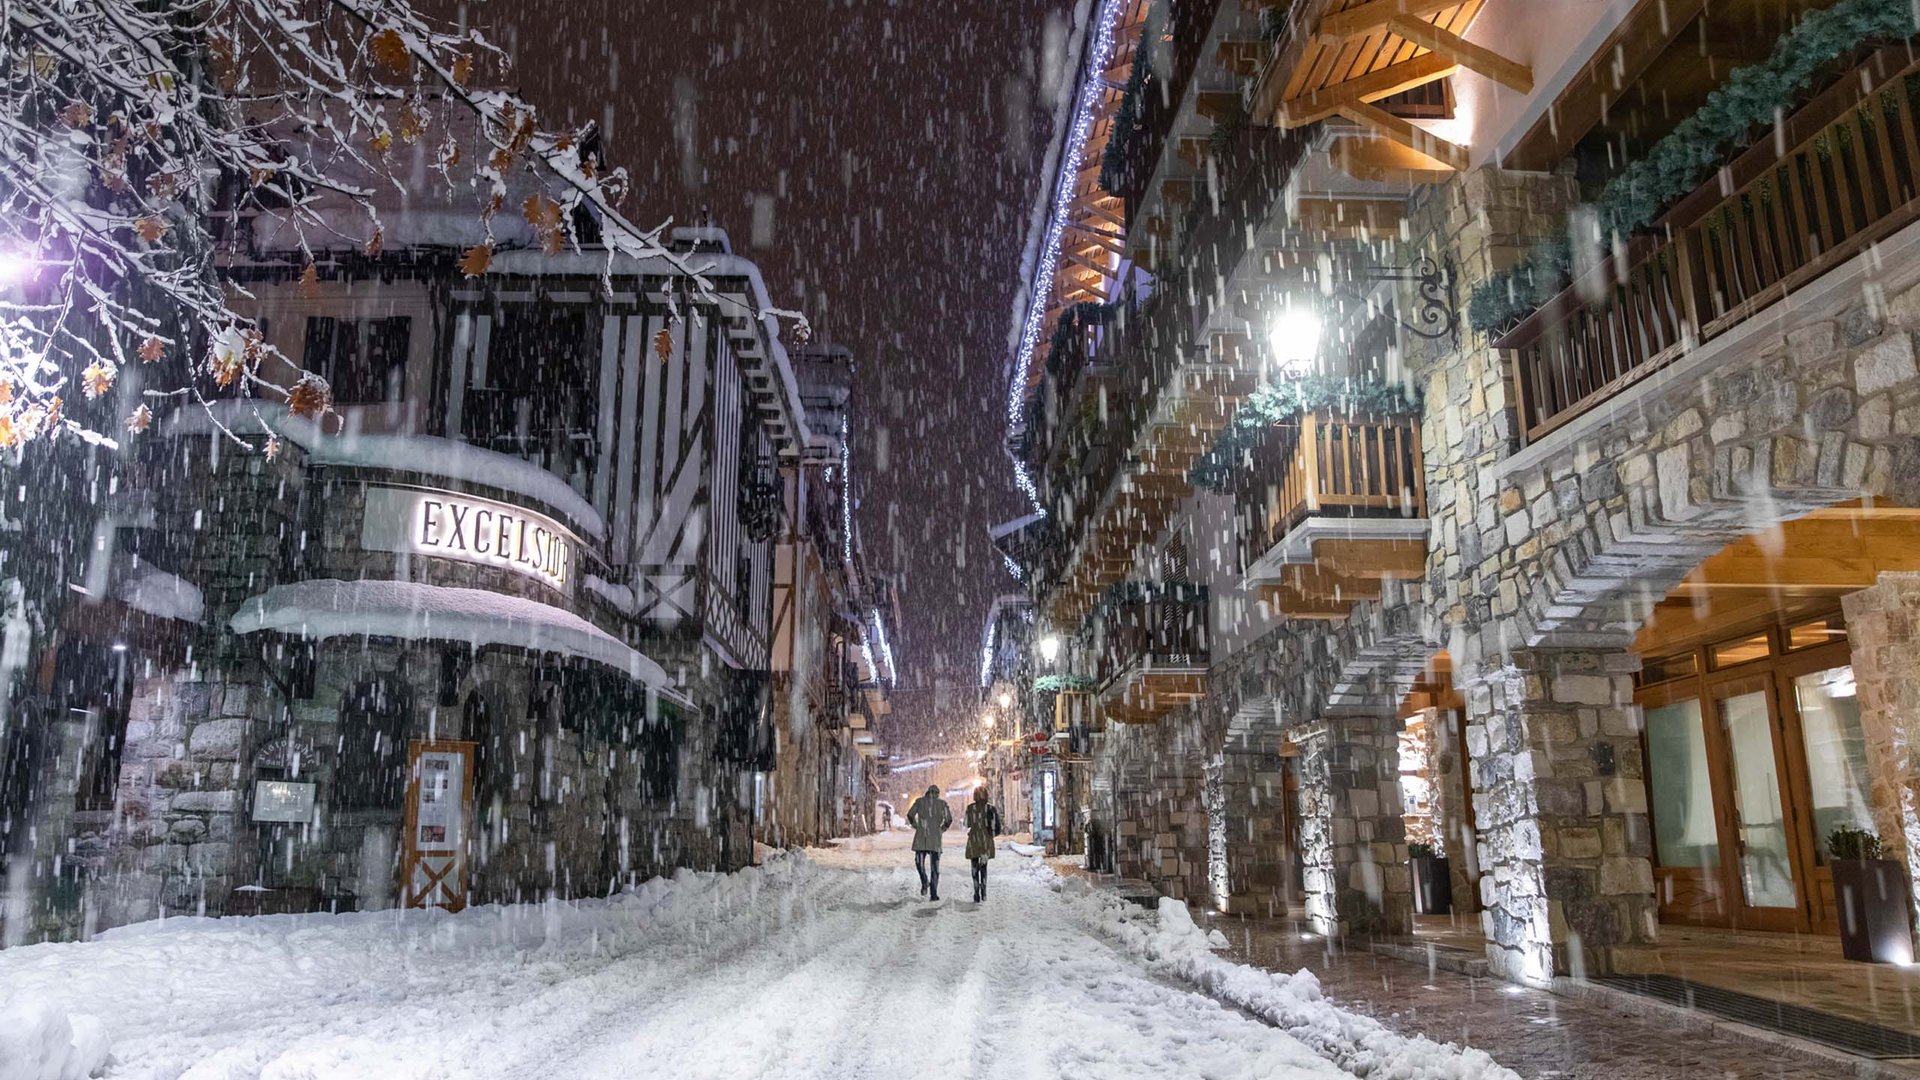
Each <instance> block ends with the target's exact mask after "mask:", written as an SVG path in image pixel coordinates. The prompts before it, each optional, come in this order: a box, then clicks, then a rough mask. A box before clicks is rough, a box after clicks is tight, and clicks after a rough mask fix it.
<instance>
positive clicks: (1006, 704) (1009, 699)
mask: <svg viewBox="0 0 1920 1080" xmlns="http://www.w3.org/2000/svg"><path fill="white" fill-rule="evenodd" d="M997 700H998V701H999V702H1000V707H1001V708H1003V709H1010V708H1012V707H1013V691H1011V690H1002V691H1000V697H999V698H998V699H997Z"/></svg>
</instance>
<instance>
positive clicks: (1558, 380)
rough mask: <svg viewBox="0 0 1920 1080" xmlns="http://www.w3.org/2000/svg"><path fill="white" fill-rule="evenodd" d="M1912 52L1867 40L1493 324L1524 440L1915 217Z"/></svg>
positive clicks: (1918, 72)
mask: <svg viewBox="0 0 1920 1080" xmlns="http://www.w3.org/2000/svg"><path fill="white" fill-rule="evenodd" d="M1916 80H1920V59H1916V56H1915V54H1914V52H1913V51H1912V50H1911V49H1910V48H1909V47H1908V46H1907V45H1904V44H1903V45H1898V46H1893V47H1889V48H1886V49H1881V50H1879V51H1878V52H1876V53H1874V54H1873V55H1872V56H1871V57H1870V58H1869V59H1868V60H1867V62H1866V63H1864V64H1863V65H1861V66H1860V67H1859V68H1857V69H1855V70H1853V71H1851V72H1848V73H1845V74H1844V75H1842V76H1840V77H1839V78H1837V79H1836V80H1835V81H1834V82H1833V83H1832V85H1830V86H1829V87H1828V88H1827V89H1826V90H1824V91H1823V92H1822V93H1820V94H1819V95H1817V96H1815V97H1814V98H1812V99H1811V100H1810V101H1808V102H1807V103H1806V104H1805V105H1803V106H1801V107H1800V108H1799V109H1798V110H1796V111H1795V112H1793V113H1792V114H1791V115H1790V116H1788V117H1787V118H1786V119H1785V120H1784V121H1783V122H1782V124H1781V125H1780V126H1779V128H1778V134H1777V136H1775V135H1774V134H1773V133H1771V132H1770V133H1768V134H1767V135H1765V136H1763V137H1762V139H1761V140H1760V141H1759V142H1758V143H1756V144H1755V145H1754V146H1752V147H1751V148H1749V149H1748V150H1746V151H1745V152H1744V153H1742V154H1740V155H1739V156H1738V157H1736V158H1735V159H1734V160H1733V161H1732V162H1731V163H1730V164H1729V165H1728V166H1727V167H1726V168H1725V169H1723V170H1721V172H1720V174H1719V175H1718V176H1716V177H1715V178H1714V179H1712V180H1709V181H1708V182H1707V183H1706V184H1704V185H1702V186H1701V188H1699V189H1698V190H1696V191H1695V192H1694V193H1693V194H1692V195H1690V196H1688V197H1686V198H1685V199H1683V200H1681V202H1680V203H1679V204H1678V205H1676V206H1675V207H1674V208H1673V209H1672V210H1670V211H1668V212H1667V214H1666V216H1665V217H1664V218H1662V219H1661V221H1659V222H1658V223H1656V225H1657V229H1658V233H1657V235H1646V236H1640V237H1636V238H1634V240H1633V241H1632V242H1631V243H1630V244H1629V245H1628V246H1627V248H1626V250H1625V251H1624V252H1623V253H1617V254H1616V255H1614V256H1609V257H1608V258H1606V259H1604V260H1602V261H1601V262H1600V264H1599V265H1598V266H1596V267H1595V268H1594V269H1593V270H1591V271H1590V272H1589V273H1588V274H1587V275H1586V276H1585V277H1584V278H1582V279H1581V280H1579V281H1576V282H1574V283H1573V284H1571V285H1570V286H1569V287H1568V288H1567V289H1566V290H1565V291H1563V292H1562V293H1560V294H1559V295H1558V296H1556V297H1555V298H1554V299H1553V300H1551V301H1549V302H1548V303H1547V304H1546V305H1545V306H1543V307H1541V308H1540V309H1539V310H1538V311H1536V312H1534V313H1533V314H1532V315H1531V316H1529V317H1528V318H1527V319H1526V320H1524V321H1523V322H1521V323H1520V324H1519V325H1518V326H1517V327H1515V328H1514V329H1513V330H1511V331H1509V332H1508V333H1507V334H1505V335H1504V336H1502V337H1501V338H1500V339H1499V340H1498V341H1497V342H1495V344H1496V346H1497V347H1499V348H1502V349H1507V350H1511V351H1512V353H1513V365H1514V379H1515V384H1516V386H1515V394H1516V399H1517V401H1518V403H1519V409H1520V419H1521V424H1520V427H1521V431H1522V436H1523V438H1524V439H1525V440H1526V441H1528V442H1534V441H1537V440H1539V439H1541V438H1543V437H1545V436H1547V435H1549V434H1551V433H1552V432H1553V431H1554V430H1555V429H1557V428H1559V427H1561V426H1562V425H1564V424H1566V423H1567V422H1568V421H1570V420H1572V419H1574V418H1575V417H1577V416H1579V415H1581V414H1582V413H1585V412H1587V411H1589V410H1591V409H1593V408H1594V407H1595V406H1597V405H1599V404H1601V403H1602V402H1604V401H1606V400H1608V399H1609V398H1611V397H1613V396H1614V395H1616V394H1618V393H1620V392H1621V391H1622V390H1625V389H1626V388H1627V387H1629V386H1632V385H1633V384H1635V383H1637V382H1638V381H1640V380H1641V379H1644V378H1646V377H1647V376H1648V375H1650V374H1652V373H1653V372H1655V371H1658V370H1659V369H1660V368H1661V367H1663V366H1664V365H1666V364H1668V363H1671V362H1672V361H1673V360H1674V359H1675V358H1677V357H1679V356H1680V355H1682V354H1684V353H1685V352H1687V351H1689V350H1691V349H1693V348H1697V347H1698V346H1699V345H1700V344H1702V343H1704V342H1707V341H1710V340H1712V339H1713V338H1715V337H1718V336H1720V335H1721V334H1724V333H1726V332H1727V331H1728V330H1730V329H1732V328H1733V327H1735V326H1738V325H1739V324H1741V323H1742V322H1744V321H1745V320H1747V319H1750V318H1752V317H1753V316H1754V315H1755V314H1756V313H1758V312H1760V311H1762V310H1763V309H1765V308H1766V307H1768V306H1769V305H1771V304H1773V303H1775V302H1777V301H1778V300H1780V299H1781V298H1782V297H1784V296H1786V295H1788V294H1789V293H1791V292H1792V291H1794V290H1795V289H1798V288H1800V287H1801V286H1803V285H1805V284H1806V283H1807V282H1809V281H1811V280H1813V279H1814V278H1817V277H1819V276H1820V275H1821V274H1824V273H1826V272H1827V271H1828V270H1831V269H1833V268H1834V267H1836V266H1839V265H1840V264H1842V263H1844V262H1846V261H1847V260H1849V259H1851V258H1853V257H1854V256H1856V255H1859V254H1860V253H1862V252H1864V251H1866V250H1867V249H1868V248H1869V247H1870V246H1872V245H1873V244H1875V243H1877V242H1878V241H1880V240H1882V239H1884V238H1886V237H1887V236H1889V235H1891V234H1893V233H1894V232H1896V231H1898V230H1899V229H1901V228H1903V227H1905V226H1907V225H1909V224H1911V223H1913V222H1914V221H1915V220H1916V218H1917V217H1920V198H1917V197H1916V196H1917V195H1920V191H1917V190H1916V177H1920V130H1917V129H1916V121H1915V116H1914V113H1915V108H1914V104H1913V96H1914V94H1915V92H1916V91H1920V82H1916Z"/></svg>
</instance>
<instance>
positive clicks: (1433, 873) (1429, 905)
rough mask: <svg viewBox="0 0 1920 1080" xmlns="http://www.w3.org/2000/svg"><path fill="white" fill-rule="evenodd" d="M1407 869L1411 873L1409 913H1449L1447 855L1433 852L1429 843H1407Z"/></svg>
mask: <svg viewBox="0 0 1920 1080" xmlns="http://www.w3.org/2000/svg"><path fill="white" fill-rule="evenodd" d="M1407 856H1408V858H1407V872H1408V873H1409V874H1411V875H1412V876H1413V913H1414V914H1415V915H1450V914H1452V913H1453V876H1452V875H1451V874H1450V873H1449V872H1448V868H1447V857H1446V856H1445V855H1440V854H1437V853H1435V851H1434V850H1433V845H1432V844H1424V843H1419V842H1417V841H1416V842H1415V843H1411V844H1408V845H1407Z"/></svg>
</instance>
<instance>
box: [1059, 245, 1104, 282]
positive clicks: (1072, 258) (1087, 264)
mask: <svg viewBox="0 0 1920 1080" xmlns="http://www.w3.org/2000/svg"><path fill="white" fill-rule="evenodd" d="M1060 254H1061V255H1062V256H1064V257H1065V258H1066V260H1067V261H1068V262H1070V263H1072V264H1074V265H1075V266H1078V267H1081V268H1083V269H1086V270H1091V271H1093V272H1094V273H1096V274H1099V275H1100V277H1101V279H1102V280H1105V279H1107V278H1110V277H1112V276H1113V271H1111V270H1109V269H1107V268H1106V267H1104V266H1101V265H1100V264H1099V263H1096V262H1094V261H1093V260H1092V259H1084V258H1081V257H1080V256H1078V255H1075V254H1074V253H1073V252H1071V251H1068V250H1066V249H1065V248H1062V249H1061V250H1060Z"/></svg>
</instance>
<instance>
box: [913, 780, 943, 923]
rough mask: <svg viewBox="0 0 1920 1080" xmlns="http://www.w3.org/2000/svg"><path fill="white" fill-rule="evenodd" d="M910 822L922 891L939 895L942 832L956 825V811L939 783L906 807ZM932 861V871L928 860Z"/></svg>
mask: <svg viewBox="0 0 1920 1080" xmlns="http://www.w3.org/2000/svg"><path fill="white" fill-rule="evenodd" d="M907 824H909V825H911V826H913V868H914V869H915V870H918V871H920V895H921V896H927V895H928V893H932V896H931V897H929V898H930V899H933V900H938V899H940V834H941V833H943V832H946V831H947V829H949V828H951V827H952V825H953V811H952V810H950V809H948V807H947V800H945V799H943V798H941V797H940V788H939V785H937V784H936V785H933V786H931V787H929V788H927V793H926V794H925V795H922V796H920V797H919V798H917V799H915V800H913V805H912V806H910V807H908V808H907ZM928 863H932V864H933V868H932V870H931V872H929V870H928V868H927V864H928Z"/></svg>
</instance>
